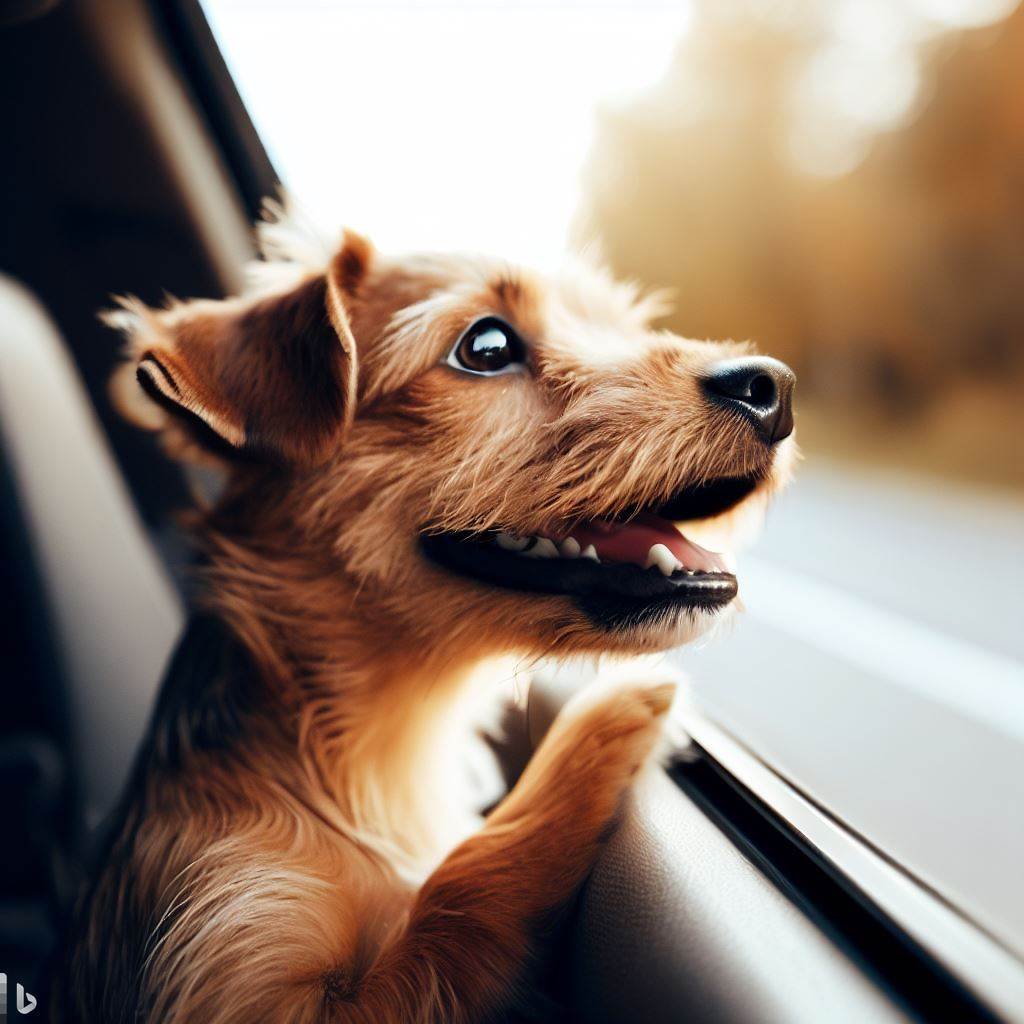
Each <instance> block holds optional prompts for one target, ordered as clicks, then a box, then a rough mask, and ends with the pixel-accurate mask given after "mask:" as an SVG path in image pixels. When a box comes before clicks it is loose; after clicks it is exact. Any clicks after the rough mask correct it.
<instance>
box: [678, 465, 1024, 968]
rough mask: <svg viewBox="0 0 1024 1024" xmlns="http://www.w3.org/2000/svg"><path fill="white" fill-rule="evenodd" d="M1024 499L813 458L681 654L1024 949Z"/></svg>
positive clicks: (815, 784) (875, 839)
mask: <svg viewBox="0 0 1024 1024" xmlns="http://www.w3.org/2000/svg"><path fill="white" fill-rule="evenodd" d="M1022 573H1024V499H1019V500H1018V499H1014V498H1012V497H1008V496H997V495H994V494H991V493H983V492H980V491H971V490H969V489H965V488H963V487H959V486H954V485H952V484H948V483H944V482H941V481H937V480H928V479H919V478H908V477H906V476H903V475H900V474H894V473H888V472H880V471H871V470H865V469H858V468H853V467H848V466H842V465H838V464H832V463H826V462H823V461H815V462H809V463H807V464H805V465H804V466H803V467H802V469H801V471H800V472H799V473H798V476H797V481H796V483H795V484H794V486H793V487H792V488H791V490H790V491H788V492H787V493H786V494H784V495H782V496H781V497H780V498H779V499H778V500H777V502H776V503H775V505H774V506H773V507H772V509H771V511H770V514H769V519H768V522H767V526H766V529H765V532H764V534H763V536H762V538H761V539H760V540H759V541H758V542H757V544H756V545H755V546H754V547H753V548H752V549H751V551H750V552H749V553H748V554H746V555H744V556H741V558H740V574H739V575H740V593H741V597H742V598H743V601H744V604H745V611H744V613H743V614H742V615H740V616H738V617H737V619H736V621H735V623H734V624H733V626H732V627H731V628H730V629H728V630H726V631H724V633H723V635H720V636H718V637H716V638H714V639H713V640H711V641H710V642H709V643H707V644H706V645H704V646H703V647H701V648H699V649H696V650H684V651H683V652H681V655H680V660H681V661H682V663H683V665H684V666H685V667H686V669H687V670H688V672H689V673H690V675H691V677H692V678H693V680H694V694H695V696H696V699H697V701H698V703H699V704H700V705H701V706H702V707H703V709H704V710H705V711H706V712H707V714H708V715H709V716H710V717H712V718H714V719H715V720H716V721H718V722H719V723H721V724H723V725H724V726H725V727H726V728H727V729H728V730H729V731H730V732H731V733H732V734H733V735H734V736H736V737H737V738H739V739H740V740H741V741H743V743H744V744H745V745H746V746H748V747H749V748H750V749H751V750H752V751H753V752H755V753H756V754H757V755H758V756H759V757H760V758H761V759H762V760H764V761H765V762H766V763H767V764H769V765H770V766H771V767H772V768H773V769H775V770H776V771H777V772H778V773H779V774H781V775H783V776H784V777H786V778H787V779H789V780H790V781H791V782H793V783H794V784H795V785H796V786H798V787H799V788H800V789H801V790H802V791H803V792H804V793H806V794H808V795H809V796H810V797H811V798H812V799H813V800H815V801H817V802H818V803H819V804H820V805H821V806H823V807H824V808H826V809H827V810H828V811H829V812H831V813H832V814H833V815H834V816H835V817H836V818H837V819H838V820H840V821H841V822H843V823H844V824H845V825H846V826H848V827H849V829H850V830H851V831H853V832H855V833H857V834H859V835H861V836H863V837H866V838H867V839H868V840H869V841H870V842H871V843H872V844H873V845H875V846H876V847H877V848H879V849H880V850H881V851H882V852H883V853H884V854H885V855H887V856H889V857H891V858H892V859H893V860H894V861H895V862H896V863H898V864H900V865H901V866H902V867H903V868H905V870H906V871H907V872H908V873H909V874H911V875H912V876H913V877H915V878H917V879H918V880H920V881H922V882H923V883H924V884H926V885H927V886H928V887H930V888H932V889H934V890H936V891H938V892H939V893H940V894H941V895H943V896H944V897H945V898H946V899H948V900H949V901H950V903H951V904H953V905H954V906H955V907H956V908H957V909H958V911H959V912H960V913H962V915H963V916H964V917H966V918H968V919H970V920H971V921H972V922H973V923H975V924H976V925H978V927H979V928H981V929H982V930H984V931H985V932H986V933H988V934H989V935H990V936H992V937H994V938H995V939H996V940H997V941H998V942H999V943H1000V944H1001V945H1003V946H1004V947H1005V948H1007V949H1010V950H1012V951H1014V952H1015V953H1016V954H1018V955H1020V956H1022V957H1024V895H1022V892H1024V886H1022V885H1021V868H1020V865H1021V864H1022V863H1024V615H1022V612H1024V600H1022V597H1024V585H1022V582H1021V574H1022Z"/></svg>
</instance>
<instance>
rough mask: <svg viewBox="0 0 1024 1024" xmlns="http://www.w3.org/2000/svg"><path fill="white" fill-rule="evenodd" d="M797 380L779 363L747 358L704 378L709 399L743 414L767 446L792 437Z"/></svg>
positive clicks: (730, 361) (731, 361)
mask: <svg viewBox="0 0 1024 1024" xmlns="http://www.w3.org/2000/svg"><path fill="white" fill-rule="evenodd" d="M794 384H796V376H795V374H794V373H793V371H792V370H791V369H790V368H789V367H788V366H787V365H786V364H785V363H782V362H779V360H778V359H768V358H765V357H749V358H745V359H726V360H725V361H723V362H721V363H716V364H715V365H714V366H712V367H711V370H710V371H709V373H708V374H707V376H706V377H704V380H703V385H704V390H705V392H706V393H707V395H708V397H709V398H710V399H711V400H712V401H713V402H717V403H719V404H721V405H726V406H729V407H730V408H733V409H736V410H737V411H739V412H742V413H743V415H744V416H746V417H747V419H749V420H750V422H751V423H752V424H753V425H754V428H755V429H756V430H757V432H758V434H759V435H760V436H761V438H763V440H765V441H766V442H767V443H769V444H774V443H775V442H776V441H781V440H783V438H786V437H789V435H790V434H792V433H793V386H794Z"/></svg>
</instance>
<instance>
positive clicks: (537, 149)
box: [205, 0, 690, 264]
mask: <svg viewBox="0 0 1024 1024" xmlns="http://www.w3.org/2000/svg"><path fill="white" fill-rule="evenodd" d="M205 6H206V10H207V15H208V17H209V19H210V22H211V26H212V27H213V30H214V33H215V35H216V37H217V39H218V42H219V43H220V45H221V49H222V50H223V52H224V54H225V58H226V60H227V62H228V65H229V67H230V68H231V70H232V72H233V74H234V76H235V79H236V82H237V83H238V86H239V90H240V92H241V94H242V98H243V100H244V101H245V103H246V105H247V106H248V108H249V111H250V113H251V115H252V117H253V120H254V121H255V123H256V127H257V129H258V130H259V132H260V135H261V136H262V138H263V140H264V143H265V144H266V145H267V147H268V150H269V152H270V156H271V159H272V160H273V162H274V165H275V166H276V168H277V169H278V172H279V173H280V174H281V176H282V178H283V179H284V181H285V183H286V185H287V186H288V188H289V189H290V190H291V191H292V193H293V194H294V195H295V196H296V197H297V198H298V200H299V202H300V205H301V206H302V208H303V210H304V211H306V212H308V214H309V215H310V216H311V217H312V218H313V220H314V221H315V222H316V223H319V224H324V225H325V226H329V227H332V228H333V227H334V226H337V225H347V226H349V227H353V228H355V229H356V230H359V231H362V232H364V233H365V234H367V235H368V236H369V237H370V238H372V239H373V240H374V241H375V243H376V244H377V245H378V246H379V247H381V248H385V249H390V250H398V251H404V250H410V249H464V250H469V251H486V252H495V253H500V254H501V255H503V256H505V257H507V258H509V259H513V260H525V261H528V262H532V263H535V264H537V263H539V264H548V263H552V262H555V261H557V259H558V257H559V255H560V254H561V253H562V252H563V251H564V248H565V243H566V237H567V234H568V231H569V227H570V224H571V221H572V217H573V215H574V212H575V210H576V206H577V202H578V196H579V177H580V173H581V170H582V167H583V164H584V162H585V159H586V155H587V153H588V151H589V149H590V145H591V140H592V138H593V132H594V126H595V123H596V117H597V113H598V110H600V109H602V108H604V109H609V108H614V106H615V105H616V104H621V103H625V102H628V101H629V99H630V98H631V97H632V96H634V95H636V94H638V93H640V92H642V91H643V90H645V89H647V88H649V87H651V86H652V85H653V84H654V83H655V82H656V81H657V80H658V79H659V77H660V76H662V75H663V74H664V73H665V71H666V69H667V68H668V66H669V64H670V62H671V59H672V56H673V53H674V51H675V47H676V45H677V43H678V41H679V39H680V37H681V36H682V35H683V34H684V33H685V32H686V29H687V25H688V23H689V20H690V8H689V7H688V5H687V3H686V0H677V2H675V3H673V4H671V5H666V6H642V7H640V8H637V7H632V8H623V7H622V6H608V7H603V8H594V7H593V6H588V7H587V9H586V10H580V9H577V7H576V5H562V6H558V7H554V8H552V7H551V6H539V5H538V6H534V5H531V4H529V3H526V4H517V5H513V4H510V3H509V4H502V3H488V4H485V5H474V6H473V7H472V8H469V7H463V6H460V5H457V4H450V5H445V6H443V7H438V6H437V5H436V4H434V5H429V6H426V5H415V4H409V3H404V4H401V5H395V4H389V3H387V2H384V3H378V4H374V5H373V6H370V5H369V4H367V3H365V2H364V3H352V2H350V0H340V2H334V3H323V4H314V3H308V2H302V0H299V2H294V3H290V4H287V5H284V4H271V3H257V2H252V0H248V2H246V0H209V2H208V3H207V4H206V5H205Z"/></svg>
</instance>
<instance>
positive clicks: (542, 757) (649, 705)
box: [322, 683, 675, 1024]
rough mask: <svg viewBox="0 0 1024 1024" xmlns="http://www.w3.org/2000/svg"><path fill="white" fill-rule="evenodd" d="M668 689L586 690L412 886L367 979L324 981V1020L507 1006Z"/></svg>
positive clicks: (467, 1016)
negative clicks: (541, 925)
mask: <svg viewBox="0 0 1024 1024" xmlns="http://www.w3.org/2000/svg"><path fill="white" fill-rule="evenodd" d="M674 692H675V684H674V683H660V684H657V685H636V684H632V685H623V684H617V685H616V686H615V688H614V689H610V690H609V689H607V688H601V686H600V684H598V688H597V689H591V688H588V689H587V690H585V691H583V692H582V693H580V694H578V695H577V696H576V697H574V698H573V699H572V700H571V701H570V702H569V703H568V704H567V705H566V706H565V708H564V709H563V710H562V711H561V712H560V713H559V715H558V717H557V718H556V719H555V723H554V725H553V726H552V728H551V730H550V731H549V733H548V735H547V736H546V737H545V739H544V740H543V742H542V743H541V744H540V746H539V747H538V749H537V752H536V754H535V755H534V757H533V759H532V760H531V761H530V763H529V764H528V766H527V768H526V771H525V772H524V773H523V776H522V778H521V779H520V780H519V782H518V783H517V785H516V786H515V788H514V789H513V790H512V792H511V793H510V794H509V795H508V797H506V799H505V800H504V801H503V802H502V803H501V804H500V805H499V806H498V808H497V809H496V810H495V811H494V812H493V813H492V814H491V816H490V817H489V818H488V820H487V823H486V824H485V826H484V828H483V829H482V830H481V831H480V832H479V833H477V834H476V835H475V836H473V837H471V838H470V839H468V840H467V841H466V842H464V843H463V844H462V845H461V846H459V847H458V848H457V849H456V850H455V851H454V852H453V853H452V854H451V855H450V856H449V857H448V858H447V860H445V862H444V863H443V864H442V865H441V866H440V867H439V868H438V869H437V871H435V873H434V874H433V875H432V876H431V877H430V878H429V879H428V880H427V882H426V883H425V885H424V886H423V888H422V889H421V891H420V893H419V895H418V897H417V900H416V902H415V904H414V906H413V908H412V911H411V913H410V917H409V921H408V923H407V925H406V927H405V929H404V931H403V932H402V934H401V935H400V936H399V937H398V938H397V940H396V941H394V943H393V944H391V945H390V947H388V948H387V949H386V950H385V952H384V953H383V954H382V956H381V958H380V959H379V960H378V961H377V963H376V964H375V965H374V966H373V967H372V968H371V969H370V970H369V971H368V972H367V974H366V975H365V976H364V977H363V978H361V979H359V980H358V981H354V982H353V983H352V984H351V985H348V984H346V983H345V972H344V970H343V969H342V970H339V971H338V972H334V973H333V974H331V975H328V976H327V978H326V979H325V985H324V994H323V996H322V998H323V999H324V1004H323V1009H324V1011H325V1012H324V1018H325V1019H326V1020H329V1021H339V1022H346V1024H348V1022H358V1024H468V1022H476V1021H482V1020H488V1019H490V1018H491V1017H492V1015H493V1014H494V1013H495V1012H496V1011H498V1010H500V1009H501V1008H503V1007H504V1006H506V1005H507V1004H508V1003H509V1002H511V1000H512V999H513V997H514V995H515V991H516V986H517V984H518V983H519V982H520V981H521V980H522V978H523V976H524V971H525V968H526V966H527V964H528V961H529V958H530V954H531V938H532V934H533V932H534V928H535V926H536V925H537V923H538V922H539V921H541V920H542V919H543V918H544V916H545V915H546V914H548V913H550V912H551V911H554V910H556V909H557V908H559V907H561V906H562V905H564V904H565V903H566V902H567V901H568V900H569V898H570V897H571V896H572V894H573V892H574V891H575V890H576V888H577V887H578V885H579V884H580V882H581V881H582V880H583V879H584V877H585V876H586V873H587V872H588V870H589V869H590V867H591V865H592V864H593V861H594V858H595V856H596V854H597V851H598V848H599V844H600V842H601V839H602V837H603V836H604V835H605V834H606V833H607V830H608V828H609V827H610V823H611V821H612V819H613V817H614V815H615V812H616V808H617V807H618V805H619V803H620V800H621V798H622V796H623V793H624V791H625V790H626V788H627V786H628V784H629V782H630V780H631V779H632V778H633V777H634V775H635V774H636V773H637V771H638V769H639V768H640V767H641V766H642V765H643V764H644V763H645V762H646V761H647V760H648V757H649V755H650V753H651V752H652V750H653V748H654V746H655V744H656V742H657V740H658V736H659V732H660V729H661V725H662V719H663V717H664V715H665V713H666V712H667V711H668V708H669V705H670V704H671V702H672V697H673V694H674Z"/></svg>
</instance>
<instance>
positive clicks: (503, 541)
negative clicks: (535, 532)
mask: <svg viewBox="0 0 1024 1024" xmlns="http://www.w3.org/2000/svg"><path fill="white" fill-rule="evenodd" d="M494 540H495V542H496V543H497V545H498V547H499V548H504V549H505V550H506V551H522V550H523V548H525V547H526V545H527V544H529V543H530V538H529V537H517V536H516V535H515V534H514V533H499V534H498V536H497V537H495V538H494Z"/></svg>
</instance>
